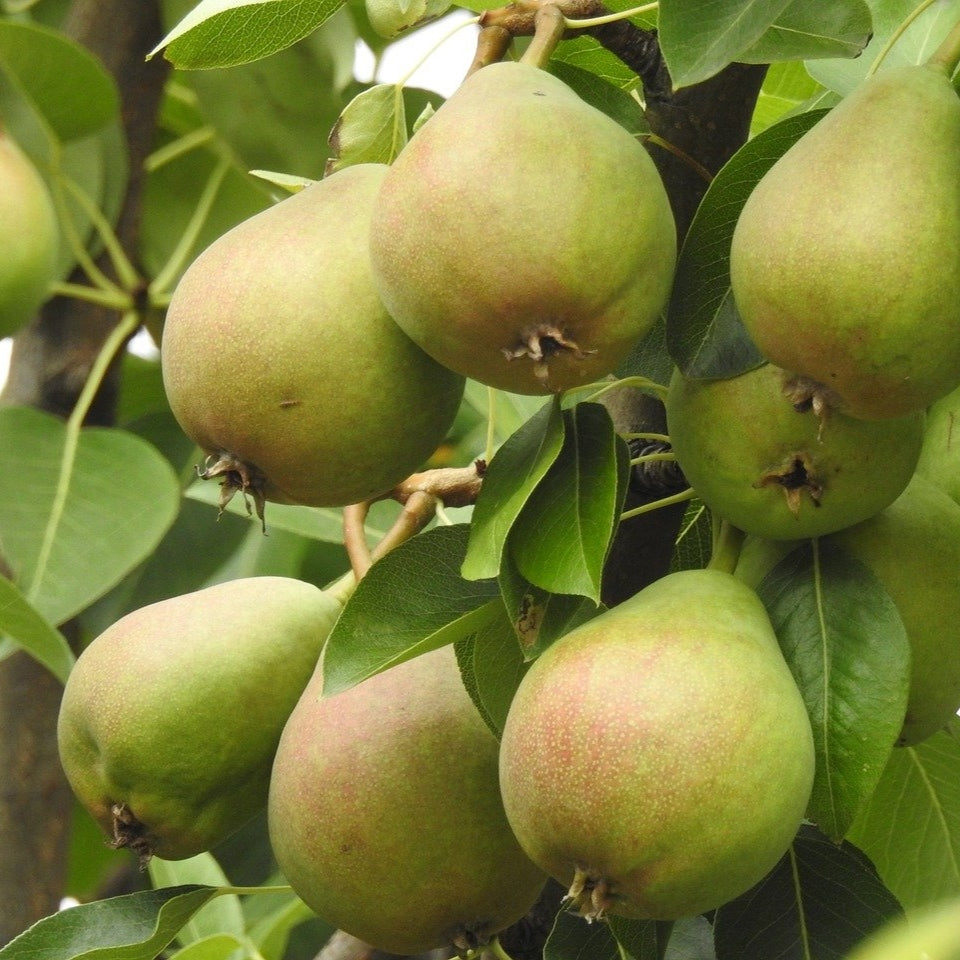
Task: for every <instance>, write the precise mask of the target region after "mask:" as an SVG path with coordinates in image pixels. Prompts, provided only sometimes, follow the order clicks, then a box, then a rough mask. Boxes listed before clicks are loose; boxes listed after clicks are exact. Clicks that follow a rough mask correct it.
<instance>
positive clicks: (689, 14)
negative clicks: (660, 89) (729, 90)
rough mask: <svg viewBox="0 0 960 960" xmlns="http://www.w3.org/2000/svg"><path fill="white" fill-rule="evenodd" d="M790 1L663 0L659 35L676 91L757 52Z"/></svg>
mask: <svg viewBox="0 0 960 960" xmlns="http://www.w3.org/2000/svg"><path fill="white" fill-rule="evenodd" d="M789 3H790V0H725V2H724V3H716V2H714V0H661V3H660V21H659V26H658V35H659V38H660V49H661V50H662V52H663V58H664V60H666V62H667V67H668V69H669V70H670V78H671V80H672V81H673V88H674V90H679V89H680V88H681V87H689V86H692V85H693V84H695V83H700V82H701V81H703V80H707V79H709V78H710V77H712V76H713V75H714V74H715V73H719V72H720V71H721V70H722V69H723V68H724V67H725V66H726V65H727V64H728V63H730V62H731V61H733V60H737V59H739V54H741V53H743V52H744V51H745V50H748V49H749V48H750V47H752V46H753V45H754V44H755V43H756V42H757V41H758V40H759V39H760V38H761V37H762V36H763V35H764V33H766V32H767V30H768V29H769V28H770V26H771V25H772V24H774V23H775V22H776V21H777V19H778V17H779V16H780V15H781V14H782V13H783V11H784V10H785V9H786V8H787V6H788V5H789Z"/></svg>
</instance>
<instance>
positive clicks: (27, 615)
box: [0, 577, 76, 683]
mask: <svg viewBox="0 0 960 960" xmlns="http://www.w3.org/2000/svg"><path fill="white" fill-rule="evenodd" d="M3 634H7V635H8V636H9V637H10V638H12V639H13V640H15V641H16V643H17V645H18V646H19V647H21V648H22V649H24V650H25V651H26V652H27V653H29V654H30V656H31V657H33V659H34V660H36V661H37V662H39V663H42V664H43V665H44V666H45V667H46V668H47V669H48V670H49V671H50V672H51V673H52V674H53V675H54V676H55V677H56V678H57V679H58V680H59V681H60V682H61V683H66V682H67V677H68V676H69V674H70V670H71V669H72V668H73V664H74V663H75V662H76V657H74V655H73V651H72V650H71V649H70V645H69V644H68V643H67V641H66V638H65V637H64V636H63V634H62V633H60V631H59V630H57V629H56V628H55V627H53V626H51V625H50V624H49V623H47V621H46V620H44V619H43V617H42V616H41V615H40V614H39V613H37V611H36V610H34V608H33V607H31V606H30V604H29V603H27V600H26V598H25V597H24V595H23V594H22V593H21V592H20V591H19V590H18V589H17V588H16V586H15V585H14V584H12V583H11V582H10V581H9V580H7V579H6V577H0V636H3ZM11 652H12V651H11ZM2 656H3V654H2V653H0V659H2Z"/></svg>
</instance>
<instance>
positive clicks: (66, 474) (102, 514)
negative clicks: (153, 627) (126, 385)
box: [0, 407, 180, 624]
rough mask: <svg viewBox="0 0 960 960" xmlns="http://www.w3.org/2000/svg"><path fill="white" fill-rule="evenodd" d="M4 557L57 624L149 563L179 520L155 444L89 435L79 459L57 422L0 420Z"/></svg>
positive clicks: (169, 472)
mask: <svg viewBox="0 0 960 960" xmlns="http://www.w3.org/2000/svg"><path fill="white" fill-rule="evenodd" d="M0 476H3V477H4V480H5V483H6V495H5V496H4V497H3V498H2V500H0V549H2V552H3V554H4V556H5V557H6V559H7V561H8V562H9V563H10V566H11V567H12V568H13V569H14V571H15V573H16V582H17V583H18V585H19V586H20V589H21V590H23V592H24V594H25V595H26V597H27V599H28V600H29V601H30V602H31V603H32V604H33V606H35V607H36V608H37V610H38V611H39V612H40V613H41V614H42V615H43V616H44V617H45V618H46V619H47V620H49V621H50V622H51V623H54V624H59V623H63V622H64V621H65V620H67V619H69V618H70V617H72V616H74V615H75V614H76V613H78V612H79V611H80V610H82V609H83V608H84V607H86V606H88V605H89V604H90V603H92V602H93V601H94V600H96V599H97V598H98V597H100V596H103V594H105V593H106V592H107V591H108V590H109V589H110V588H111V587H113V586H114V585H115V584H117V583H118V582H119V581H120V580H121V579H122V578H123V576H124V575H125V574H127V573H128V572H129V571H130V570H132V569H133V568H134V567H135V566H136V565H137V564H139V563H140V562H141V561H142V560H144V559H145V558H146V557H147V556H149V555H150V553H151V551H152V550H153V549H154V547H156V545H157V544H158V543H159V542H160V540H161V538H162V537H163V535H164V534H165V533H166V531H167V530H168V529H169V527H170V526H171V524H172V523H173V521H174V519H175V518H176V515H177V510H178V507H179V504H180V485H179V483H178V481H177V477H176V475H175V474H174V472H173V469H172V468H171V466H170V464H169V463H168V462H167V460H165V459H164V458H163V457H162V456H161V455H160V454H159V453H158V452H157V450H156V449H155V448H154V447H152V446H151V445H150V444H149V443H146V442H145V441H143V440H141V439H140V438H139V437H136V436H134V435H133V434H131V433H127V432H125V431H123V430H115V429H107V428H103V427H85V428H83V429H82V430H81V431H80V433H79V437H78V438H77V444H76V450H75V452H74V451H73V449H72V448H71V446H70V445H69V443H68V435H67V430H66V428H65V426H64V424H63V423H61V422H60V421H59V420H58V419H56V417H53V416H51V415H49V414H46V413H42V412H41V411H39V410H33V409H29V408H26V407H8V408H6V409H2V410H0Z"/></svg>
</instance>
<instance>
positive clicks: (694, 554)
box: [670, 500, 713, 573]
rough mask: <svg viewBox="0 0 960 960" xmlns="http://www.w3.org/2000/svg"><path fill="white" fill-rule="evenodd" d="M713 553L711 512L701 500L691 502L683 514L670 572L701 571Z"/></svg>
mask: <svg viewBox="0 0 960 960" xmlns="http://www.w3.org/2000/svg"><path fill="white" fill-rule="evenodd" d="M712 552H713V523H712V521H711V519H710V511H709V510H707V508H706V507H705V506H704V505H703V503H702V502H701V501H700V500H691V501H690V503H689V504H688V505H687V509H686V511H685V512H684V514H683V521H682V522H681V523H680V530H679V532H678V533H677V539H676V542H675V544H674V548H673V556H672V557H671V559H670V572H671V573H673V572H675V571H677V570H700V569H701V568H703V567H705V566H706V565H707V564H708V563H709V562H710V555H711V553H712Z"/></svg>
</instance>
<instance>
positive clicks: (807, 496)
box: [666, 364, 924, 540]
mask: <svg viewBox="0 0 960 960" xmlns="http://www.w3.org/2000/svg"><path fill="white" fill-rule="evenodd" d="M783 383H784V371H782V370H780V369H779V368H778V367H775V366H774V365H773V364H765V365H764V366H762V367H758V368H756V369H755V370H751V371H749V372H748V373H744V374H741V375H740V376H738V377H732V378H730V379H727V380H689V379H687V378H685V377H683V376H682V375H681V374H680V373H679V372H676V373H675V374H674V376H673V378H672V380H671V382H670V389H669V392H668V394H667V401H666V406H667V426H668V430H669V433H670V440H671V443H672V445H673V450H674V453H675V454H676V457H677V462H678V463H679V464H680V467H681V469H682V470H683V473H684V476H685V477H686V478H687V481H688V482H689V484H690V485H691V486H692V487H693V488H694V490H696V492H697V495H698V496H699V497H700V498H701V499H702V500H703V502H704V503H705V504H707V506H708V507H709V508H710V509H711V510H712V511H713V512H714V513H716V514H717V516H719V517H722V518H724V519H727V520H729V521H730V522H731V523H733V524H734V525H735V526H737V527H739V528H740V529H741V530H744V531H746V532H747V533H752V534H755V535H757V536H760V537H768V538H771V539H784V540H789V539H798V538H803V537H817V536H821V535H823V534H826V533H831V532H832V531H834V530H840V529H842V528H843V527H848V526H851V525H852V524H855V523H859V522H860V521H861V520H865V519H866V518H867V517H870V516H873V515H874V514H875V513H879V512H880V511H881V510H882V509H883V508H884V507H885V506H887V505H888V504H889V503H892V502H893V501H894V500H895V499H896V498H897V497H898V496H899V495H900V493H901V492H902V491H903V489H904V488H905V487H906V485H907V483H908V482H909V481H910V477H911V476H912V474H913V471H914V468H915V466H916V463H917V458H918V456H919V455H920V447H921V444H922V442H923V426H924V418H923V414H922V413H914V414H909V415H908V416H906V417H902V418H899V419H897V420H885V421H866V420H856V419H854V418H853V417H847V416H844V415H843V414H841V413H838V412H837V411H830V413H829V414H828V415H827V417H826V418H825V419H821V417H819V416H818V415H817V413H816V412H814V410H813V409H809V410H806V411H804V412H800V411H798V410H796V409H795V408H794V406H793V404H792V403H790V401H789V400H788V399H787V398H786V397H785V396H784V393H783Z"/></svg>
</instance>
